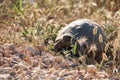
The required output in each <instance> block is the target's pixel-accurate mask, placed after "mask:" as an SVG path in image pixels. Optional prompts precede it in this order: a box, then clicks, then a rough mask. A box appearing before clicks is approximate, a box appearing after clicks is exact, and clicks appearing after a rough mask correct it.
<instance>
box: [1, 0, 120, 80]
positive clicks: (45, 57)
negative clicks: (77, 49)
mask: <svg viewBox="0 0 120 80" xmlns="http://www.w3.org/2000/svg"><path fill="white" fill-rule="evenodd" d="M31 1H32V0H31ZM34 1H35V2H30V1H29V0H28V1H27V0H0V80H6V79H7V80H14V79H15V80H73V79H74V80H80V79H85V80H88V79H98V80H99V79H108V80H109V79H116V80H119V77H120V0H34ZM22 3H23V4H22ZM81 18H88V19H91V20H93V21H96V22H97V23H99V24H100V25H101V27H102V29H103V30H104V32H105V33H106V35H107V38H108V44H106V48H105V50H107V48H108V46H111V48H110V50H111V51H110V52H112V53H111V54H110V55H112V56H113V58H112V60H108V59H109V56H108V55H106V54H103V60H102V62H101V64H95V65H88V66H87V65H86V64H85V63H84V60H85V57H84V56H82V57H80V60H82V61H83V63H82V64H80V63H79V59H76V58H72V59H71V60H70V59H68V58H64V57H63V56H61V55H59V53H56V52H54V51H52V50H51V49H52V48H53V44H54V42H55V38H56V35H57V33H58V30H59V29H60V28H61V27H63V26H65V25H66V24H68V23H69V22H71V21H73V20H76V19H81Z"/></svg>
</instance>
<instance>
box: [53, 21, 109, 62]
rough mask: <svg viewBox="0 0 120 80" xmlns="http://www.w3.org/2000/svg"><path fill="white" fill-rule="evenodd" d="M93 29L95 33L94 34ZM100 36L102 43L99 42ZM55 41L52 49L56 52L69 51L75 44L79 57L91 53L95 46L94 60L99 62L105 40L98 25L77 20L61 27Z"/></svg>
mask: <svg viewBox="0 0 120 80" xmlns="http://www.w3.org/2000/svg"><path fill="white" fill-rule="evenodd" d="M95 28H96V31H97V32H96V33H95V32H94V30H95ZM100 36H101V37H102V41H100V40H99V38H100ZM55 41H56V42H55V45H54V49H55V50H56V51H61V50H63V49H66V48H70V49H71V48H73V45H75V43H77V53H80V55H83V54H88V53H93V51H91V47H92V46H93V45H95V47H96V49H95V51H94V52H95V59H96V61H97V62H100V61H101V60H102V52H103V51H104V47H105V44H106V42H107V38H106V36H105V34H104V32H103V31H102V29H101V27H100V25H99V24H97V23H96V22H94V21H92V20H89V19H79V20H75V21H73V22H71V23H69V24H68V25H66V26H65V27H63V28H62V29H61V30H60V31H59V32H58V35H57V37H56V40H55Z"/></svg>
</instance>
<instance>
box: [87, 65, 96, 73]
mask: <svg viewBox="0 0 120 80" xmlns="http://www.w3.org/2000/svg"><path fill="white" fill-rule="evenodd" d="M96 71H97V68H96V66H95V65H88V66H87V72H88V73H96Z"/></svg>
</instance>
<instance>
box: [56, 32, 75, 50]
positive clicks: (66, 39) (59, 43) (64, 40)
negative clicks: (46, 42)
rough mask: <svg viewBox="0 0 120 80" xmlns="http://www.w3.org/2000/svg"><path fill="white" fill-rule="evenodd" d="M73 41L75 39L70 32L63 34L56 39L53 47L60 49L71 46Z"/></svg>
mask: <svg viewBox="0 0 120 80" xmlns="http://www.w3.org/2000/svg"><path fill="white" fill-rule="evenodd" d="M74 43H75V39H74V38H73V36H72V35H70V34H64V35H63V36H61V37H60V38H59V39H57V40H56V43H55V45H54V49H55V50H57V51H60V50H62V49H64V48H66V47H71V45H72V44H74Z"/></svg>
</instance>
